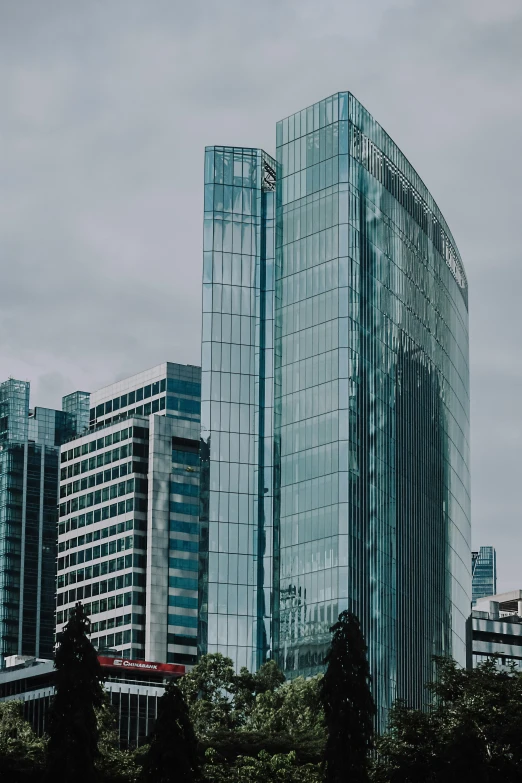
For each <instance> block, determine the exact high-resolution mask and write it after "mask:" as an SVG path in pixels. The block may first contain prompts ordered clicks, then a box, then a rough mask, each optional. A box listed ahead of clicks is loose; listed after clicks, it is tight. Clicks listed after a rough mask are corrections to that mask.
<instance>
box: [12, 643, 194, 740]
mask: <svg viewBox="0 0 522 783" xmlns="http://www.w3.org/2000/svg"><path fill="white" fill-rule="evenodd" d="M98 660H99V661H100V664H101V666H102V669H103V673H104V680H105V690H106V692H107V694H108V697H109V702H110V704H111V705H112V707H113V708H114V710H115V712H116V715H117V720H118V731H119V736H120V745H121V747H122V748H135V747H137V746H138V745H141V744H143V742H145V741H146V739H147V737H148V735H149V734H150V732H151V731H152V728H153V726H154V721H155V720H156V716H157V713H158V699H160V698H161V696H162V695H163V693H164V691H165V685H166V683H167V681H168V680H170V679H171V678H175V677H181V676H182V675H183V674H185V666H183V665H181V664H169V663H159V662H156V661H139V660H132V659H129V658H119V657H112V656H99V657H98ZM55 674H56V672H55V669H54V664H53V661H49V660H41V659H40V660H39V659H36V658H30V659H25V660H24V659H21V658H17V657H16V656H13V665H11V666H9V667H8V668H6V669H3V670H2V671H0V701H9V700H15V699H17V700H19V701H23V702H24V717H25V718H26V720H28V721H29V722H30V723H31V725H32V726H33V728H34V730H35V731H36V732H37V734H38V735H40V736H41V735H42V734H44V733H45V731H46V727H47V720H48V715H49V707H50V704H51V699H52V697H53V695H54V682H55Z"/></svg>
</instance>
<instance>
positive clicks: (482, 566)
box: [471, 546, 497, 606]
mask: <svg viewBox="0 0 522 783" xmlns="http://www.w3.org/2000/svg"><path fill="white" fill-rule="evenodd" d="M471 556H472V566H471V570H472V577H473V583H472V587H473V589H472V595H471V597H472V603H473V606H475V603H476V602H477V601H478V600H479V598H485V597H486V596H487V595H495V593H496V592H497V553H496V550H495V548H494V547H492V546H481V547H480V549H479V551H478V552H472V553H471Z"/></svg>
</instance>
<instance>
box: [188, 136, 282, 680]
mask: <svg viewBox="0 0 522 783" xmlns="http://www.w3.org/2000/svg"><path fill="white" fill-rule="evenodd" d="M275 179H276V164H275V161H274V160H273V159H272V158H270V157H269V156H268V155H266V153H264V152H263V151H262V150H258V149H247V148H232V147H209V148H207V150H206V154H205V222H204V270H203V345H202V405H201V426H202V434H201V456H202V462H201V540H200V568H201V573H200V615H199V623H200V625H199V641H200V648H201V651H202V652H207V651H208V652H217V651H219V652H222V653H224V654H225V655H229V656H230V657H231V658H232V659H233V661H234V664H235V665H236V667H238V668H239V667H241V666H248V667H249V668H250V669H255V668H257V666H259V665H260V663H262V661H263V660H265V658H266V657H268V656H269V655H270V651H271V627H270V618H271V609H272V606H271V593H272V549H273V544H272V498H273V482H272V473H273V464H272V454H273V439H272V432H273V311H274V247H275V238H274V219H275Z"/></svg>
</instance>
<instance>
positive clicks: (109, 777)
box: [96, 694, 142, 783]
mask: <svg viewBox="0 0 522 783" xmlns="http://www.w3.org/2000/svg"><path fill="white" fill-rule="evenodd" d="M96 722H97V726H98V751H99V755H98V759H97V762H96V769H97V771H98V774H99V777H100V780H102V781H103V783H135V781H137V780H138V777H139V773H140V769H141V763H140V759H141V756H142V751H141V749H139V750H138V751H132V750H121V749H120V744H119V736H118V719H117V714H116V711H115V709H114V708H113V707H112V706H111V705H110V703H109V699H108V697H107V694H104V700H103V704H102V705H101V707H99V708H98V709H97V710H96Z"/></svg>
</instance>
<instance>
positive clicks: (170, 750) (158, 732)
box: [140, 681, 200, 783]
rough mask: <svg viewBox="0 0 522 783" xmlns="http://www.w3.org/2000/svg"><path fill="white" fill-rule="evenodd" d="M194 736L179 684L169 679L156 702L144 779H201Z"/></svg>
mask: <svg viewBox="0 0 522 783" xmlns="http://www.w3.org/2000/svg"><path fill="white" fill-rule="evenodd" d="M199 767H200V764H199V758H198V747H197V740H196V736H195V734H194V729H193V727H192V723H191V721H190V717H189V712H188V708H187V704H186V702H185V699H184V697H183V693H182V692H181V690H180V688H179V687H178V686H177V685H176V684H175V683H174V682H172V681H171V682H169V684H168V685H167V688H166V690H165V693H164V694H163V696H162V697H161V699H160V701H159V704H158V718H157V721H156V726H155V729H154V732H153V734H152V737H151V742H150V746H149V749H148V752H147V754H146V756H145V757H144V759H143V770H142V774H141V777H140V780H141V781H143V783H174V781H176V783H194V782H195V781H198V780H200V769H199Z"/></svg>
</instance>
